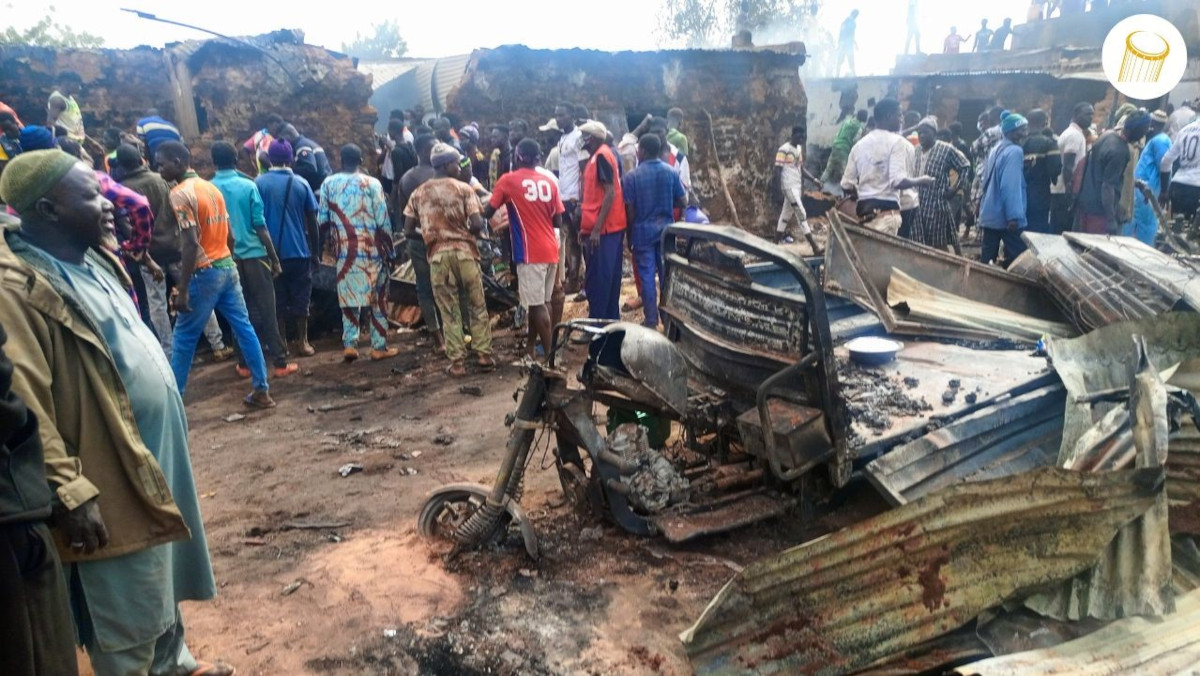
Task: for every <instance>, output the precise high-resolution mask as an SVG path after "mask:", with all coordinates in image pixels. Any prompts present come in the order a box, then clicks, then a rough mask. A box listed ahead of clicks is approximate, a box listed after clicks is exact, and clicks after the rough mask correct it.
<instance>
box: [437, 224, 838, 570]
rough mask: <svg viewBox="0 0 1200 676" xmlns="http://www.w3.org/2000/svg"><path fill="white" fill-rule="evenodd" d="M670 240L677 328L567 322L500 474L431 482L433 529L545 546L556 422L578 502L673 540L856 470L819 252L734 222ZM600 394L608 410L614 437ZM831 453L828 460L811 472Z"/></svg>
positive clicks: (535, 376)
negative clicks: (579, 339)
mask: <svg viewBox="0 0 1200 676" xmlns="http://www.w3.org/2000/svg"><path fill="white" fill-rule="evenodd" d="M663 251H664V252H665V256H664V261H665V269H666V275H665V281H664V283H663V290H662V313H663V315H664V317H665V324H666V332H665V335H664V334H661V333H659V332H657V331H654V330H652V329H648V328H645V327H642V326H640V325H636V324H629V323H621V322H617V323H610V322H603V321H595V320H575V321H571V322H567V323H565V324H560V325H559V326H557V327H555V331H554V348H553V349H552V351H551V354H550V356H549V360H548V367H545V368H544V367H540V366H533V367H531V368H530V373H529V377H528V380H527V381H526V383H525V385H524V387H523V389H522V390H521V391H519V393H518V394H519V398H518V405H517V409H516V411H515V413H514V414H513V415H511V416H509V418H508V420H507V421H506V422H507V424H508V425H509V427H510V433H509V437H508V444H507V447H506V451H505V454H504V460H503V463H502V465H501V467H500V470H499V472H498V474H497V477H496V481H495V483H494V484H493V485H492V486H490V487H488V486H482V485H476V484H454V485H450V486H443V487H441V488H439V489H436V490H435V491H433V492H432V493H431V494H430V497H429V499H428V500H427V502H426V504H425V505H424V507H423V508H422V510H421V514H420V516H419V518H418V527H419V530H420V532H421V533H423V534H425V535H427V536H431V537H443V538H450V539H453V540H454V541H455V543H456V550H455V551H460V550H462V549H466V548H471V547H476V546H479V545H481V544H483V543H486V542H489V541H493V540H494V539H495V538H497V537H499V536H501V535H502V534H503V533H505V532H506V530H507V528H508V526H510V525H515V526H517V527H519V528H520V530H521V534H522V536H523V538H524V540H525V545H526V548H527V550H528V551H529V553H530V554H531V555H535V556H536V554H537V542H536V537H535V535H534V533H533V530H532V527H531V526H530V524H529V521H528V519H527V518H526V516H525V514H524V512H523V511H522V510H521V507H520V500H521V497H522V493H523V485H524V476H525V471H526V469H527V467H528V465H529V463H530V461H531V460H532V458H533V457H534V456H535V455H537V454H538V452H537V451H536V449H538V448H539V447H541V445H542V442H543V441H544V442H545V443H546V444H547V445H548V444H549V443H550V437H549V435H550V434H553V442H554V444H553V445H554V447H555V448H554V453H553V455H554V464H555V467H556V469H557V471H558V476H559V480H560V483H561V485H562V488H563V491H564V493H565V495H566V496H567V499H568V500H569V502H570V503H571V504H572V505H574V506H575V507H576V508H578V509H580V510H586V511H591V512H593V513H596V514H599V515H602V516H603V517H605V518H607V519H609V520H611V521H612V522H614V523H616V524H617V525H619V526H620V527H621V528H623V529H625V530H626V531H628V532H631V533H636V534H643V535H654V534H660V535H663V536H664V537H666V538H667V539H668V540H670V541H672V542H682V541H686V540H689V539H691V538H695V537H699V536H702V535H705V534H711V533H718V532H723V531H728V530H732V529H736V528H739V527H741V526H744V525H747V524H750V523H754V522H757V521H760V520H763V519H766V518H771V517H775V516H779V515H781V514H784V513H785V512H787V511H789V510H790V509H791V508H793V507H795V506H796V505H797V504H798V503H802V502H804V501H805V500H807V499H810V498H811V497H812V495H813V491H814V490H815V489H817V488H818V485H822V486H831V487H834V488H836V487H841V486H842V485H844V484H845V483H846V482H847V481H848V480H849V476H850V469H851V462H852V458H851V456H850V451H849V449H848V444H847V439H846V430H847V425H846V416H845V411H844V408H843V405H842V402H841V399H840V398H839V396H838V385H837V369H836V363H835V361H834V355H833V345H832V340H831V337H830V332H829V322H828V319H827V316H826V309H825V297H824V295H823V293H822V290H821V286H820V284H819V283H818V282H817V280H816V278H815V276H814V274H813V272H812V271H811V270H810V268H809V267H808V264H807V263H805V262H804V261H803V260H802V259H800V258H798V257H796V256H794V255H792V254H791V253H789V252H787V251H785V250H784V249H782V248H780V247H778V246H775V245H773V244H770V243H769V242H767V241H765V240H763V239H760V238H758V237H755V236H753V235H750V234H748V233H746V232H744V231H742V230H739V229H736V228H731V227H724V226H715V227H714V226H695V225H686V224H678V225H674V226H671V227H670V228H668V229H667V231H666V233H665V234H664V238H663ZM580 334H583V335H586V336H588V337H589V338H590V339H589V341H588V358H587V360H586V362H585V363H584V365H583V368H582V370H581V371H580V373H579V374H578V380H579V383H580V384H581V385H582V387H581V388H575V387H572V386H571V385H570V384H569V383H568V377H567V375H566V374H565V373H564V372H563V371H561V370H559V369H558V368H556V363H557V361H558V358H559V357H560V353H561V351H562V350H563V349H564V348H565V346H566V345H567V344H568V343H569V342H570V340H571V339H572V338H574V337H576V336H579V335H580ZM596 404H601V405H603V406H605V407H606V408H607V410H608V419H609V420H608V433H607V434H605V431H604V430H603V429H601V428H600V427H598V425H597V423H596V420H595V418H594V412H595V410H596ZM622 421H624V423H622ZM664 426H665V428H666V429H667V430H671V431H673V432H674V434H667V433H666V432H664V431H663V429H664ZM648 430H651V431H653V430H657V431H658V433H657V435H654V434H652V433H651V432H648ZM764 430H770V433H768V434H764V433H763V431H764ZM652 436H657V437H658V439H657V440H656V441H654V442H653V443H652V441H651V437H652ZM668 436H669V437H670V438H671V439H673V443H670V444H668V443H666V439H667V437H668ZM652 446H654V447H653V448H652ZM822 466H824V467H826V468H827V472H826V473H824V474H823V473H821V472H817V471H814V470H818V469H819V468H820V467H822Z"/></svg>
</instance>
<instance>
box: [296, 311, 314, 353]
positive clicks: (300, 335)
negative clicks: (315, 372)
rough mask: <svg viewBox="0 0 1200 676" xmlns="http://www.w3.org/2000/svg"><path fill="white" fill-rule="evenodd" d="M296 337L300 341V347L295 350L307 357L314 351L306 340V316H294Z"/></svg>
mask: <svg viewBox="0 0 1200 676" xmlns="http://www.w3.org/2000/svg"><path fill="white" fill-rule="evenodd" d="M296 338H297V339H298V340H299V341H300V349H299V350H297V351H298V352H299V353H300V354H301V355H303V356H305V357H309V356H312V355H313V354H315V353H316V350H315V349H313V346H312V345H310V344H309V342H308V317H296Z"/></svg>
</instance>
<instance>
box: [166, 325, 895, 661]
mask: <svg viewBox="0 0 1200 676" xmlns="http://www.w3.org/2000/svg"><path fill="white" fill-rule="evenodd" d="M571 309H573V308H571V304H568V310H569V311H570V310H571ZM574 309H576V310H577V308H574ZM393 342H394V343H395V344H398V345H399V346H400V347H401V348H402V350H403V352H402V354H401V355H400V356H399V357H397V358H395V359H392V360H389V361H384V362H378V363H372V362H369V361H367V360H365V359H364V360H360V361H359V362H357V363H355V364H351V365H346V364H343V363H342V362H341V354H340V350H339V349H338V345H337V344H336V341H334V340H332V339H330V338H327V339H324V340H321V341H318V343H317V346H318V349H319V350H320V352H319V353H318V354H317V355H316V356H314V357H311V358H308V359H302V360H300V363H301V372H300V373H299V374H297V375H295V376H292V377H289V378H286V379H280V380H276V381H274V382H273V383H272V388H273V390H272V392H273V394H274V395H275V397H276V399H277V401H278V402H279V406H278V408H276V409H274V410H272V411H266V412H252V413H251V412H247V411H245V410H243V409H242V406H241V397H242V396H243V395H244V394H245V393H246V392H247V391H248V383H247V382H246V381H242V380H239V379H238V378H237V377H236V375H235V374H234V369H233V366H232V365H230V364H205V365H201V366H197V367H196V370H195V372H194V376H193V380H192V381H191V387H190V388H189V393H188V401H187V407H188V417H189V421H190V424H191V442H192V461H193V466H194V469H195V475H196V483H197V486H198V492H199V493H200V495H201V498H202V499H201V506H202V509H203V511H204V518H205V523H206V526H207V534H208V539H209V547H210V550H211V555H212V559H213V563H214V566H215V569H216V574H217V580H218V585H219V597H218V598H217V599H216V600H215V601H213V602H209V603H189V604H185V606H184V618H185V622H186V625H187V630H188V636H189V645H190V647H191V648H192V651H193V652H194V653H195V654H196V655H197V656H198V657H200V658H201V659H206V660H215V659H222V660H225V661H227V662H229V663H231V664H233V665H235V666H236V667H237V668H238V673H239V674H417V673H420V674H517V673H520V674H565V673H572V674H574V673H590V674H610V673H623V674H624V673H633V674H637V673H666V674H683V673H690V671H691V670H690V668H689V666H688V663H687V660H686V657H685V655H684V653H683V649H682V645H681V644H680V643H679V640H678V638H677V635H678V633H679V632H680V631H681V630H683V629H685V628H686V627H687V626H688V625H690V623H691V622H692V621H694V620H695V618H696V617H697V616H698V614H699V613H700V612H701V610H702V609H703V608H704V605H705V604H706V603H707V602H708V601H709V599H710V598H711V597H712V595H713V594H714V593H715V592H716V591H717V590H718V589H719V588H720V587H721V585H723V584H724V583H725V582H726V581H727V580H728V579H729V578H730V577H731V576H732V575H733V573H734V571H735V570H737V569H739V568H740V567H741V566H743V565H745V564H747V563H749V562H750V561H752V560H754V559H756V558H759V557H762V556H765V555H768V554H771V553H773V552H777V551H780V550H781V549H783V548H785V547H787V546H791V545H795V544H799V543H801V542H804V541H806V540H808V539H810V538H811V537H813V536H815V535H818V534H821V533H823V532H827V531H828V530H831V529H833V528H836V527H839V526H841V525H845V524H846V523H849V522H852V521H853V520H856V519H858V518H861V516H862V515H863V514H868V513H871V512H872V511H879V510H881V509H882V502H881V501H880V500H879V498H878V497H877V496H876V495H875V494H874V492H873V491H871V490H870V489H869V488H868V487H866V486H858V487H855V488H852V489H850V490H849V494H850V496H849V498H848V499H847V500H846V502H845V505H846V507H845V508H843V509H841V510H836V511H833V513H832V514H831V515H828V516H825V517H823V518H821V519H819V520H814V521H812V522H809V523H803V522H801V520H800V519H799V517H789V518H787V519H785V520H782V522H780V521H776V522H773V523H767V524H762V525H759V526H756V527H751V528H748V529H744V530H742V531H739V532H736V533H733V534H729V535H725V536H719V537H713V538H709V539H707V540H704V541H702V542H700V543H696V544H692V545H689V546H686V547H672V546H670V545H668V544H667V543H666V542H665V541H662V540H655V539H651V538H638V537H633V536H628V535H625V534H624V533H622V532H620V531H619V530H617V529H616V528H615V527H613V526H610V525H606V524H603V523H600V522H598V521H594V520H592V519H591V518H589V517H579V516H577V515H576V514H575V513H574V512H572V511H571V509H570V508H569V507H568V506H566V505H565V504H564V502H563V499H562V497H561V494H560V492H559V487H558V479H557V476H556V474H555V472H554V469H553V459H552V457H551V456H546V457H542V456H541V455H540V454H539V456H538V457H535V458H534V460H533V464H532V465H531V469H530V471H529V474H528V479H527V489H526V493H525V497H524V499H523V501H522V502H523V505H524V506H525V508H526V509H527V510H528V512H529V513H530V514H531V517H532V521H533V525H534V527H535V529H536V531H537V533H538V537H539V540H540V545H541V549H542V554H541V557H540V558H539V559H538V560H536V561H535V560H533V559H531V558H529V557H528V556H527V555H526V554H525V552H524V549H523V548H522V546H521V543H520V538H519V537H516V536H511V537H510V538H509V539H508V540H507V541H506V542H505V543H503V544H502V545H501V546H499V547H496V548H492V549H489V550H485V551H482V552H477V553H470V554H466V555H463V556H461V557H459V558H458V559H457V560H455V561H454V562H452V564H450V565H449V566H447V565H446V564H444V563H443V560H442V558H441V555H442V554H443V553H444V552H445V551H446V550H447V548H446V547H445V546H440V545H439V544H437V543H431V542H429V541H427V540H425V539H423V538H422V537H421V536H420V535H418V534H417V532H416V516H417V513H418V510H419V508H420V506H421V504H422V501H423V499H424V497H425V495H426V493H427V492H428V491H430V490H431V489H433V488H435V487H437V486H439V485H442V484H445V483H450V482H461V481H470V482H480V483H485V484H489V483H490V482H491V479H492V477H493V475H494V473H495V471H496V469H497V467H498V465H499V461H500V457H501V454H502V452H503V447H504V443H505V439H506V435H507V429H506V428H505V427H504V424H503V420H504V416H505V415H506V414H508V413H509V412H511V410H512V409H513V407H514V403H513V393H514V391H516V389H517V388H518V386H519V385H520V384H521V382H522V379H521V376H520V373H519V371H518V369H517V368H516V367H515V366H511V365H509V364H511V362H513V361H514V360H515V359H516V357H517V346H516V344H515V342H516V341H515V338H514V337H513V336H512V335H510V334H507V333H505V332H503V331H502V332H498V334H497V356H498V357H499V361H500V362H501V363H502V364H504V365H503V366H502V367H501V368H500V369H498V371H497V372H496V373H493V374H486V375H485V374H472V375H470V376H468V377H467V378H464V379H461V380H451V379H448V378H447V377H445V376H444V375H443V372H442V369H443V367H444V362H443V360H442V359H441V358H439V357H437V356H435V355H434V354H433V352H432V349H431V347H430V345H429V344H428V342H427V341H425V340H424V339H422V338H421V335H420V334H418V333H411V332H409V333H405V334H403V335H401V336H398V337H396V338H394V339H393ZM363 352H364V355H365V352H366V351H365V350H363ZM573 357H574V359H575V360H576V362H578V361H579V360H580V359H581V358H582V353H581V352H577V353H576V354H575V355H573ZM464 385H465V386H476V387H478V388H479V389H480V390H482V396H472V395H470V394H464V393H461V392H460V387H462V386H464ZM234 413H238V414H244V415H245V416H246V417H245V418H244V419H240V420H235V421H233V422H227V421H226V417H228V416H230V415H231V414H234ZM347 463H357V464H359V465H361V466H362V468H363V471H361V472H357V473H354V474H351V475H349V476H347V477H342V476H341V475H340V474H339V472H338V469H339V468H340V467H342V466H343V465H345V464H347ZM543 466H545V467H547V469H544V470H543V469H539V468H540V467H543Z"/></svg>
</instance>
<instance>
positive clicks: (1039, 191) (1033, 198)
mask: <svg viewBox="0 0 1200 676" xmlns="http://www.w3.org/2000/svg"><path fill="white" fill-rule="evenodd" d="M1028 119H1029V135H1028V136H1027V137H1026V138H1025V142H1024V143H1023V144H1022V146H1023V147H1024V149H1025V185H1026V189H1027V202H1028V204H1027V205H1026V208H1025V218H1026V220H1027V222H1028V223H1029V225H1028V229H1029V232H1050V195H1051V193H1050V186H1051V185H1052V184H1053V183H1054V182H1055V181H1057V180H1058V178H1059V176H1060V175H1061V174H1062V156H1061V155H1059V154H1058V140H1057V139H1055V138H1054V133H1053V132H1051V131H1050V127H1049V124H1050V116H1049V115H1047V114H1046V111H1044V110H1042V109H1040V108H1035V109H1033V110H1031V111H1029V118H1028Z"/></svg>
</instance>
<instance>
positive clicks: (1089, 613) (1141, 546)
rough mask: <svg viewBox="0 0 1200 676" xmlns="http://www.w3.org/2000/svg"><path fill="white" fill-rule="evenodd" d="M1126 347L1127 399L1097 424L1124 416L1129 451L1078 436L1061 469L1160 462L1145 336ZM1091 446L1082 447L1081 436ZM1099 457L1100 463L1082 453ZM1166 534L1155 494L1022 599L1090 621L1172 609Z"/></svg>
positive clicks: (1154, 375)
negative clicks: (1074, 571) (1092, 549)
mask: <svg viewBox="0 0 1200 676" xmlns="http://www.w3.org/2000/svg"><path fill="white" fill-rule="evenodd" d="M1131 342H1132V343H1133V344H1132V345H1131V346H1129V347H1127V348H1126V350H1125V351H1126V354H1128V355H1130V356H1129V357H1128V358H1127V360H1126V361H1127V364H1129V366H1127V367H1126V368H1127V371H1126V373H1127V375H1126V383H1127V384H1128V386H1129V403H1128V407H1127V408H1117V409H1115V410H1113V411H1112V412H1111V414H1110V415H1109V416H1107V417H1106V419H1105V421H1102V422H1101V423H1100V425H1101V426H1105V425H1108V424H1109V422H1110V421H1111V420H1114V419H1117V418H1120V417H1124V418H1125V419H1127V420H1128V423H1126V427H1128V428H1129V438H1130V440H1131V444H1132V449H1133V452H1132V453H1125V454H1119V455H1114V454H1112V453H1110V452H1109V451H1108V449H1109V448H1110V447H1111V445H1112V444H1110V443H1109V442H1108V438H1111V435H1107V434H1105V435H1091V434H1085V435H1084V436H1083V437H1082V438H1081V441H1080V444H1079V447H1078V448H1077V449H1076V452H1075V453H1074V454H1073V455H1072V457H1071V459H1070V461H1069V463H1068V464H1066V465H1064V468H1065V469H1072V470H1076V471H1086V472H1105V471H1109V470H1113V469H1127V468H1129V467H1134V466H1136V467H1138V468H1140V469H1148V468H1154V469H1158V468H1161V467H1162V466H1163V463H1164V462H1165V460H1166V458H1167V435H1168V433H1169V428H1168V422H1167V393H1166V388H1165V386H1164V385H1163V382H1162V380H1161V379H1160V378H1159V373H1158V369H1157V368H1156V367H1155V365H1154V364H1153V363H1152V362H1151V361H1150V359H1149V358H1148V356H1147V354H1146V340H1145V339H1144V338H1143V337H1142V336H1140V335H1135V336H1134V337H1133V340H1132V341H1131ZM1093 438H1094V439H1097V440H1098V443H1096V444H1095V445H1094V446H1093V447H1091V448H1083V446H1084V445H1085V443H1086V442H1087V441H1088V440H1089V439H1093ZM1094 454H1100V455H1102V456H1104V457H1105V458H1106V461H1105V462H1099V461H1095V460H1093V459H1092V458H1091V457H1090V456H1091V455H1094ZM1171 581H1172V570H1171V536H1170V528H1169V526H1168V512H1167V496H1166V494H1165V493H1160V494H1159V495H1158V496H1156V497H1155V502H1154V505H1153V506H1152V507H1151V508H1150V509H1149V510H1148V511H1147V512H1146V513H1145V514H1143V515H1142V516H1139V517H1138V518H1137V519H1135V520H1134V521H1132V522H1131V523H1129V524H1127V525H1125V526H1123V527H1122V528H1121V529H1120V530H1119V531H1118V532H1117V536H1116V537H1115V538H1114V539H1113V541H1112V542H1110V543H1109V544H1108V546H1106V547H1105V548H1104V552H1103V553H1102V554H1101V555H1100V558H1099V560H1098V561H1097V563H1096V565H1095V566H1094V567H1092V568H1091V569H1090V570H1088V571H1085V572H1083V573H1080V574H1079V575H1078V576H1076V577H1075V578H1073V579H1071V580H1068V581H1066V582H1064V583H1062V584H1061V585H1058V586H1057V587H1055V588H1053V589H1051V590H1048V591H1045V592H1042V593H1039V594H1037V595H1035V596H1033V597H1031V598H1029V599H1026V601H1025V605H1026V606H1028V607H1029V608H1032V609H1033V610H1035V611H1037V612H1038V613H1041V614H1042V615H1046V616H1049V617H1053V618H1057V619H1060V620H1079V619H1084V618H1089V617H1092V618H1097V619H1101V620H1113V619H1117V618H1121V617H1128V616H1131V615H1161V614H1164V613H1169V612H1171V611H1172V610H1173V609H1174V607H1175V594H1174V590H1173V588H1172V586H1171Z"/></svg>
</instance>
